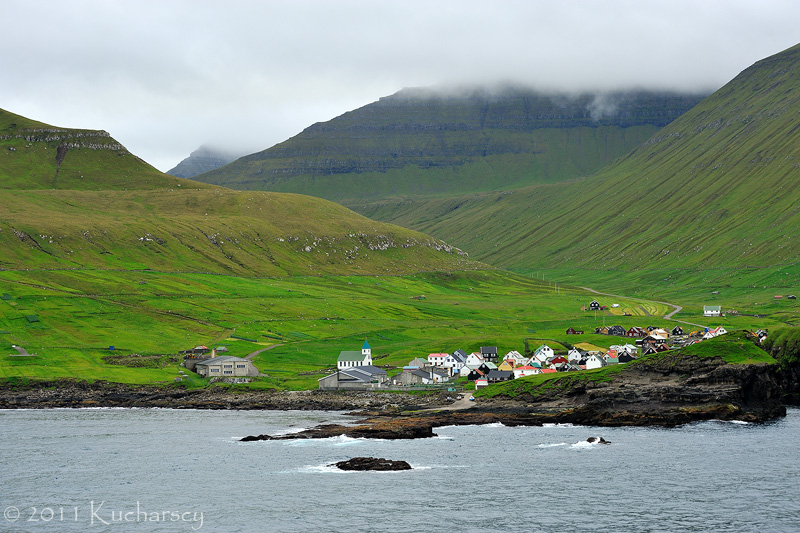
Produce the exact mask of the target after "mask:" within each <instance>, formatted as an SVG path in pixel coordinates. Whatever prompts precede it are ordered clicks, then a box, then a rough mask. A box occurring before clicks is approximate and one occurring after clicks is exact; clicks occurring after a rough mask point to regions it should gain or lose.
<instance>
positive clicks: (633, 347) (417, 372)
mask: <svg viewBox="0 0 800 533" xmlns="http://www.w3.org/2000/svg"><path fill="white" fill-rule="evenodd" d="M584 309H585V310H605V309H607V308H606V307H605V306H601V305H600V304H599V303H598V302H597V301H596V300H594V301H592V302H591V303H590V304H589V305H588V306H586V307H585V308H584ZM720 309H721V308H720V306H705V308H704V313H703V314H704V316H719V315H720ZM594 333H595V334H599V335H610V336H617V337H622V338H625V339H626V340H627V342H624V343H619V344H612V345H611V346H610V347H609V348H608V349H607V350H604V349H594V350H584V349H581V348H579V347H577V346H572V347H571V348H569V349H568V350H567V351H566V353H556V351H555V350H553V348H551V347H550V346H548V345H547V344H541V345H540V346H538V347H537V348H536V349H535V350H534V351H533V352H532V353H528V354H526V355H523V354H521V353H520V352H518V351H516V350H511V351H509V352H508V353H506V354H505V355H503V356H501V355H500V354H498V350H497V346H481V347H480V350H477V351H473V352H471V353H467V352H466V351H464V350H462V349H457V350H455V351H453V352H452V353H429V354H428V356H427V357H426V358H421V357H416V358H414V359H412V360H411V361H409V363H408V364H407V365H405V366H404V367H403V368H402V371H401V372H400V373H398V374H396V375H393V376H391V377H389V376H388V372H387V370H389V368H387V367H379V366H374V365H373V361H372V349H371V347H370V345H369V342H367V341H364V345H363V346H362V348H361V351H342V352H341V353H340V354H339V357H338V358H337V362H336V372H333V373H331V374H330V375H327V376H325V377H323V378H321V379H320V380H319V388H320V389H321V390H375V389H401V388H403V387H410V386H413V387H421V386H422V387H424V386H428V387H431V388H433V387H441V386H443V385H447V384H450V383H454V382H456V381H458V382H459V384H460V385H461V386H462V387H463V386H466V385H467V384H468V385H470V386H474V388H475V389H480V388H482V387H486V386H488V385H490V384H492V383H498V382H502V381H509V380H512V379H519V378H522V377H525V376H532V375H537V374H551V373H556V372H578V371H582V370H593V369H597V368H603V367H605V366H609V365H618V364H625V363H628V362H630V361H633V360H635V359H637V358H638V357H640V356H642V355H648V354H652V353H659V352H663V351H667V350H670V349H674V348H680V347H683V346H689V345H692V344H694V343H697V342H701V341H703V340H706V339H711V338H714V337H717V336H719V335H724V334H725V333H727V331H726V330H725V328H724V327H722V326H719V327H716V328H700V329H697V330H693V331H690V332H688V333H687V332H685V331H684V329H683V328H682V327H681V326H674V327H673V328H672V329H670V330H667V329H664V328H660V327H657V326H647V327H639V326H634V327H631V328H628V329H625V328H624V327H622V326H618V325H617V326H608V327H606V326H602V327H598V328H596V329H595V331H594ZM583 334H584V331H583V330H577V329H575V328H573V327H569V328H567V329H566V331H565V335H570V336H572V335H583ZM756 335H757V336H758V337H759V338H760V339H763V338H764V337H766V331H763V330H759V331H758V332H756ZM463 378H466V382H467V383H466V384H465V383H464V381H465V380H464V379H463Z"/></svg>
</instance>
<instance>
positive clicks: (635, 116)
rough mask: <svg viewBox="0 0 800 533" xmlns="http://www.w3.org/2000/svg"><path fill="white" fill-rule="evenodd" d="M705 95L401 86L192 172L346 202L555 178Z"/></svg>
mask: <svg viewBox="0 0 800 533" xmlns="http://www.w3.org/2000/svg"><path fill="white" fill-rule="evenodd" d="M701 98H702V96H700V95H685V94H674V93H656V92H645V91H638V92H613V93H585V94H578V95H569V94H555V93H542V92H536V91H533V90H529V89H521V88H505V89H502V90H496V91H489V90H485V89H473V90H468V91H467V90H463V91H455V92H450V93H447V92H442V91H434V90H426V89H405V90H403V91H400V92H398V93H397V94H394V95H392V96H389V97H385V98H381V99H380V100H379V101H378V102H375V103H372V104H369V105H367V106H364V107H362V108H360V109H356V110H355V111H351V112H349V113H345V114H344V115H342V116H340V117H337V118H335V119H333V120H330V121H328V122H325V123H321V124H314V125H313V126H311V127H309V128H307V129H306V130H304V131H303V132H302V133H300V134H299V135H297V136H295V137H293V138H291V139H289V140H287V141H285V142H283V143H280V144H278V145H276V146H273V147H272V148H269V149H267V150H264V151H262V152H259V153H256V154H252V155H249V156H246V157H243V158H240V159H238V160H236V161H234V162H233V163H231V164H229V165H226V166H224V167H222V168H219V169H217V170H214V171H212V172H208V173H206V174H202V175H200V176H196V177H195V178H194V179H196V180H199V181H202V182H205V183H215V184H218V185H224V186H228V187H232V188H235V189H246V190H273V191H284V192H297V193H303V194H310V195H313V196H319V197H322V198H327V199H331V200H335V201H338V202H340V203H343V204H345V205H355V204H358V203H359V202H362V201H364V200H365V199H368V200H371V199H385V198H389V197H397V196H401V197H409V196H413V197H416V196H452V195H457V194H464V193H473V192H480V191H492V190H504V189H509V188H517V187H521V186H525V185H530V184H534V183H553V182H558V181H563V180H566V179H572V178H576V177H579V176H584V175H587V174H590V173H592V172H594V171H596V170H597V169H599V168H601V167H602V166H604V165H605V164H607V163H609V162H610V161H613V160H614V159H615V158H617V157H619V156H621V155H623V154H625V153H627V152H628V151H630V150H631V149H633V148H634V147H636V146H637V145H639V144H640V143H641V142H643V141H644V140H646V139H648V138H649V137H650V136H652V135H653V133H655V132H656V131H657V130H658V129H659V128H661V127H662V126H664V125H666V124H668V123H669V122H671V121H672V120H674V119H675V118H677V117H678V116H680V115H681V114H682V113H684V112H685V111H687V110H688V109H690V108H691V107H692V106H694V105H695V104H696V103H697V102H698V101H700V99H701Z"/></svg>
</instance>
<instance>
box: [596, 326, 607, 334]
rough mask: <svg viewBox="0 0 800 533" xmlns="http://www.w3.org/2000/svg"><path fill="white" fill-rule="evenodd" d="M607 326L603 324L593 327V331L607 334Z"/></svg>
mask: <svg viewBox="0 0 800 533" xmlns="http://www.w3.org/2000/svg"><path fill="white" fill-rule="evenodd" d="M608 329H609V328H608V327H606V326H603V327H602V328H594V332H595V333H596V334H598V335H608Z"/></svg>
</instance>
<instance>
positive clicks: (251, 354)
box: [244, 342, 283, 361]
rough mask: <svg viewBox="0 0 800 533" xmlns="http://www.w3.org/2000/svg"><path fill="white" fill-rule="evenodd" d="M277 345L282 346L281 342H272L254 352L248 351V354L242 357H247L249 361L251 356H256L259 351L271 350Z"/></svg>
mask: <svg viewBox="0 0 800 533" xmlns="http://www.w3.org/2000/svg"><path fill="white" fill-rule="evenodd" d="M278 346H283V343H282V342H279V343H278V344H273V345H272V346H267V347H266V348H261V349H260V350H256V351H255V352H250V353H249V354H247V355H245V356H244V358H245V359H247V360H248V361H250V360H252V359H253V357H255V356H257V355H258V354H260V353H261V352H266V351H267V350H271V349H273V348H277V347H278Z"/></svg>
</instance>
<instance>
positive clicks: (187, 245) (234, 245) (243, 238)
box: [0, 111, 475, 276]
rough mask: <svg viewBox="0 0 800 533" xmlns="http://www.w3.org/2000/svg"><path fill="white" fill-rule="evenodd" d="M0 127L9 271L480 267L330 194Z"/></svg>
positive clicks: (71, 133) (31, 128)
mask: <svg viewBox="0 0 800 533" xmlns="http://www.w3.org/2000/svg"><path fill="white" fill-rule="evenodd" d="M0 132H2V135H0V188H3V189H4V191H3V201H2V202H0V268H3V269H9V270H27V269H59V268H71V269H75V268H78V269H80V268H90V269H114V270H130V269H136V270H140V269H153V270H161V271H168V272H180V271H191V272H215V273H225V274H237V275H247V276H264V275H282V276H283V275H300V274H320V273H328V274H344V273H375V274H381V273H392V274H396V273H407V272H417V271H420V270H436V269H445V270H452V269H458V268H462V267H466V268H474V267H475V263H473V262H470V261H469V260H467V259H465V254H460V253H459V251H458V250H454V249H452V248H451V247H449V246H448V245H446V244H445V243H443V242H441V241H438V240H436V239H432V238H430V237H428V236H426V235H422V234H420V233H417V232H415V231H411V230H407V229H404V228H400V227H397V226H393V225H390V224H385V223H380V222H374V221H372V220H369V219H367V218H364V217H363V216H360V215H357V214H356V213H353V212H352V211H350V210H348V209H346V208H343V207H341V206H339V205H336V204H333V203H331V202H328V201H325V200H321V199H319V198H311V197H306V196H300V195H293V194H280V193H267V192H250V193H237V192H235V191H231V190H229V189H224V188H221V187H216V186H212V185H205V184H199V183H197V182H193V181H188V180H184V179H181V178H176V177H173V176H168V175H166V174H162V173H161V172H159V171H158V170H156V169H154V168H153V167H151V166H150V165H148V164H147V163H145V162H143V161H141V160H140V159H139V158H137V157H136V156H134V155H133V154H131V153H130V152H128V151H127V150H126V149H125V148H124V147H122V146H121V145H120V144H119V143H117V142H116V141H115V140H114V139H113V138H111V137H110V136H109V135H108V133H106V132H103V131H92V130H74V129H67V128H57V127H53V126H50V125H47V124H43V123H40V122H36V121H33V120H30V119H26V118H24V117H20V116H18V115H14V114H13V113H9V112H6V111H2V112H0ZM187 185H189V186H190V187H191V188H190V187H187ZM43 189H44V190H43Z"/></svg>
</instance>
